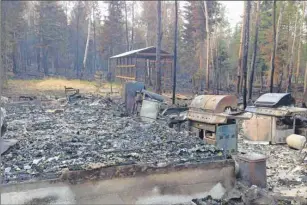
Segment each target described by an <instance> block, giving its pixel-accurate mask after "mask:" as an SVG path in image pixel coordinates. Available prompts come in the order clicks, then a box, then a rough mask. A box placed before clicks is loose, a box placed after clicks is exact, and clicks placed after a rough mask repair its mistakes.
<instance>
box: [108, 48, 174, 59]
mask: <svg viewBox="0 0 307 205" xmlns="http://www.w3.org/2000/svg"><path fill="white" fill-rule="evenodd" d="M153 48H156V47H154V46H150V47H146V48H141V49H136V50H132V51H127V52H125V53H121V54H118V55H115V56H111V57H110V58H121V57H125V56H130V55H132V54H138V53H140V52H142V51H146V50H150V49H153ZM161 53H164V54H169V53H168V52H166V51H163V50H161Z"/></svg>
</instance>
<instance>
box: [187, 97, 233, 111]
mask: <svg viewBox="0 0 307 205" xmlns="http://www.w3.org/2000/svg"><path fill="white" fill-rule="evenodd" d="M237 104H238V100H237V97H236V96H233V95H199V96H197V97H195V98H194V99H193V100H192V102H191V105H190V106H189V107H190V108H191V109H193V108H194V109H201V110H205V111H207V112H213V113H222V112H224V111H225V109H226V108H228V107H230V108H232V109H236V108H237Z"/></svg>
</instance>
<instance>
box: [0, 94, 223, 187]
mask: <svg viewBox="0 0 307 205" xmlns="http://www.w3.org/2000/svg"><path fill="white" fill-rule="evenodd" d="M63 103H64V104H63ZM5 109H6V112H7V119H6V121H7V132H6V134H5V136H4V138H5V139H17V140H18V142H17V144H16V145H14V146H12V147H11V148H10V149H8V151H6V152H5V153H4V154H3V155H2V166H1V169H2V171H3V173H4V183H9V182H10V181H24V180H31V179H34V178H39V179H46V178H57V177H59V176H60V174H61V172H62V170H63V169H68V170H85V169H91V168H92V167H93V166H95V164H97V163H98V164H100V166H101V165H102V166H106V167H108V166H117V165H131V164H151V165H154V166H161V165H165V164H182V163H202V162H204V161H208V160H209V161H210V160H213V158H223V157H224V156H223V152H222V151H221V150H220V149H218V148H216V147H215V146H212V145H205V144H204V142H203V141H202V140H201V139H199V138H198V137H193V136H189V133H188V132H187V131H181V132H177V131H176V130H174V129H172V128H169V127H168V126H167V122H165V123H163V122H151V123H146V122H142V121H141V120H140V119H139V118H138V117H133V116H128V115H127V114H126V112H125V109H124V106H123V104H122V103H121V102H120V100H119V99H112V100H111V99H110V98H104V97H97V96H78V97H77V98H72V99H70V100H69V102H68V103H67V102H65V101H61V99H59V100H51V101H48V102H43V101H38V100H30V101H28V102H24V101H23V102H10V103H7V104H6V105H5Z"/></svg>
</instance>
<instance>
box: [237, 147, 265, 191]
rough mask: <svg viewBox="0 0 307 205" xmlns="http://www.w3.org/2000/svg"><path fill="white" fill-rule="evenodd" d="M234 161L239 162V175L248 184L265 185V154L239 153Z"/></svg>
mask: <svg viewBox="0 0 307 205" xmlns="http://www.w3.org/2000/svg"><path fill="white" fill-rule="evenodd" d="M236 161H237V162H238V164H239V177H240V178H241V179H242V180H243V181H245V182H246V183H247V184H248V186H251V185H256V186H258V187H261V188H265V187H266V183H267V179H266V156H264V155H262V154H258V153H248V154H240V155H238V156H237V159H236Z"/></svg>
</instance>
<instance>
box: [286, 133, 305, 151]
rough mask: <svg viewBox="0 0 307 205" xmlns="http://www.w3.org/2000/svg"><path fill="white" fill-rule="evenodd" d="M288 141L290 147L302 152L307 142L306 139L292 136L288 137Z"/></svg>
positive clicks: (300, 136)
mask: <svg viewBox="0 0 307 205" xmlns="http://www.w3.org/2000/svg"><path fill="white" fill-rule="evenodd" d="M286 141H287V144H288V146H289V147H291V148H294V149H298V150H300V149H302V148H303V146H304V144H305V142H306V137H305V136H302V135H296V134H292V135H289V136H288V137H287V139H286Z"/></svg>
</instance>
